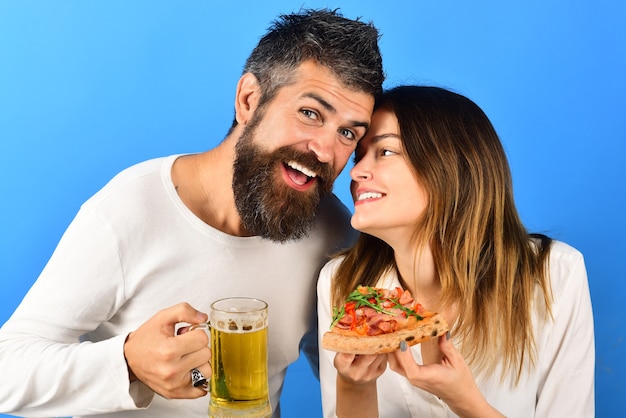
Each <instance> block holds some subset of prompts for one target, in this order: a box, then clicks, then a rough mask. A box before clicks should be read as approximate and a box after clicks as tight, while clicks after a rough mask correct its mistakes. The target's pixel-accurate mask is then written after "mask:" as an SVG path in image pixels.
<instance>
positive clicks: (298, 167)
mask: <svg viewBox="0 0 626 418" xmlns="http://www.w3.org/2000/svg"><path fill="white" fill-rule="evenodd" d="M287 165H288V166H289V167H291V168H293V169H294V170H298V171H300V172H301V173H302V174H304V175H305V176H307V177H316V176H317V173H314V172H312V171H311V170H309V169H308V168H306V167H305V166H303V165H301V164H298V163H297V162H295V161H289V162H288V163H287Z"/></svg>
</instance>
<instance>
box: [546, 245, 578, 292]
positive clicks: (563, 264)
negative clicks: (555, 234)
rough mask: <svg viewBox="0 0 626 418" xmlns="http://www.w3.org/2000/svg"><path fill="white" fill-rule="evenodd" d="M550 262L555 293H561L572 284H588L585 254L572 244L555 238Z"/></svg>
mask: <svg viewBox="0 0 626 418" xmlns="http://www.w3.org/2000/svg"><path fill="white" fill-rule="evenodd" d="M548 263H549V264H548V268H549V271H550V282H551V285H552V291H553V293H554V294H561V293H562V292H564V291H565V289H566V288H568V287H570V286H576V287H579V286H581V285H583V287H586V286H587V270H586V267H585V260H584V257H583V254H582V253H581V252H580V251H579V250H578V249H576V248H574V247H573V246H571V245H570V244H567V243H565V242H563V241H558V240H553V241H552V244H551V246H550V257H549V261H548Z"/></svg>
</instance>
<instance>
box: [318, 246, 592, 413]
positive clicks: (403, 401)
mask: <svg viewBox="0 0 626 418" xmlns="http://www.w3.org/2000/svg"><path fill="white" fill-rule="evenodd" d="M338 264H339V260H338V259H336V260H333V261H331V262H329V263H328V264H327V265H326V266H325V267H324V268H323V269H322V271H321V273H320V279H319V281H318V287H317V292H318V317H319V338H320V339H321V337H322V335H323V334H324V332H326V331H328V329H329V327H330V324H331V318H332V316H331V305H330V286H331V278H332V275H333V272H334V270H335V269H336V267H337V266H338ZM550 280H551V282H552V291H553V294H554V302H553V305H552V313H553V316H554V320H553V321H550V320H549V321H548V322H545V323H542V322H540V321H539V319H538V318H539V315H537V313H536V312H535V314H534V316H533V317H534V319H533V321H534V330H535V339H536V344H537V360H536V361H537V363H536V364H537V367H535V368H534V369H532V370H531V371H530V372H526V373H525V374H524V375H523V377H522V379H521V380H520V383H519V385H517V386H515V377H514V376H513V374H508V375H507V376H506V379H505V381H504V382H500V376H501V374H500V370H501V369H500V368H498V370H497V371H496V373H494V374H493V375H492V376H487V377H485V378H483V379H480V380H478V381H477V383H478V387H479V388H480V390H481V392H482V394H483V395H484V396H485V398H486V399H487V401H488V402H489V403H490V404H491V405H492V406H493V407H495V408H496V409H497V410H498V411H500V412H501V413H503V414H504V415H505V416H507V417H508V418H532V417H536V418H556V417H567V418H577V417H580V418H590V417H593V416H594V415H595V404H594V367H595V348H594V330H593V314H592V309H591V298H590V295H589V286H588V282H587V272H586V269H585V264H584V260H583V257H582V255H581V254H580V253H579V252H578V251H577V250H575V249H574V248H572V247H570V246H568V245H567V244H564V243H562V242H558V241H553V243H552V249H551V251H550ZM376 286H377V287H383V288H390V289H391V288H394V287H396V286H401V285H400V282H399V281H398V278H397V277H396V276H395V274H389V275H388V276H386V277H384V278H382V279H381V280H380V281H379V282H378V283H377V284H376ZM540 298H541V296H540V294H539V293H538V292H537V299H536V301H537V304H538V305H537V306H541V303H542V302H541V299H540ZM452 342H453V343H454V342H455V341H454V334H453V335H452ZM420 347H421V346H420V345H419V344H418V345H415V346H413V347H411V350H412V353H413V357H414V358H415V360H416V361H417V362H418V363H420V364H421V363H422V356H421V348H420ZM334 357H335V353H334V352H331V351H327V350H324V349H322V348H320V381H321V386H322V407H323V410H324V417H334V416H335V405H336V396H335V387H336V376H337V371H336V369H335V368H334V366H333V359H334ZM474 375H475V376H477V375H478V373H476V371H475V372H474ZM377 388H378V406H379V413H380V415H379V416H380V417H381V418H403V417H429V418H439V417H441V418H444V417H445V418H451V417H456V415H455V414H454V413H453V412H452V411H450V409H449V408H448V407H447V405H446V404H445V403H444V402H442V401H441V400H440V399H439V398H437V397H436V396H434V395H432V394H430V393H428V392H425V391H423V390H421V389H418V388H416V387H414V386H413V385H411V384H410V383H409V381H408V380H407V379H405V378H404V377H403V376H401V375H399V374H397V373H395V372H393V371H392V370H391V369H389V368H387V370H386V371H385V373H384V374H383V375H382V376H381V377H380V378H379V379H378V382H377Z"/></svg>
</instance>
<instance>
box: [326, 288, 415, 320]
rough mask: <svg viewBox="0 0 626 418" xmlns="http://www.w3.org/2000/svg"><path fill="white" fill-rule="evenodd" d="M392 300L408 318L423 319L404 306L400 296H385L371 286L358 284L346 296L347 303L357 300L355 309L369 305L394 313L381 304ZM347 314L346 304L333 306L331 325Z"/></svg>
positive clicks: (377, 309)
mask: <svg viewBox="0 0 626 418" xmlns="http://www.w3.org/2000/svg"><path fill="white" fill-rule="evenodd" d="M363 289H366V292H363ZM370 299H374V302H370ZM386 301H389V302H392V303H393V304H394V306H393V308H396V309H400V310H401V311H403V312H404V313H405V314H406V316H407V318H408V317H409V316H414V317H415V318H416V319H417V320H418V321H419V320H421V319H423V317H422V316H420V315H418V314H417V312H415V311H414V310H412V309H410V308H407V307H405V306H402V305H401V304H400V302H399V298H397V297H396V298H385V297H383V296H382V295H381V292H379V291H378V290H377V289H375V288H373V287H370V286H358V287H357V289H356V290H353V291H352V293H350V294H349V295H348V297H347V298H346V303H348V302H355V309H358V308H360V307H362V306H369V307H370V308H372V309H374V310H375V311H376V312H379V313H383V314H387V315H394V312H391V311H389V310H386V309H384V308H383V307H382V306H381V305H382V303H383V302H386ZM345 314H346V308H345V304H344V305H343V306H342V307H341V309H337V308H336V307H335V308H333V321H332V324H331V325H330V327H331V328H332V327H334V326H335V324H337V322H339V321H340V320H341V318H343V317H344V315H345Z"/></svg>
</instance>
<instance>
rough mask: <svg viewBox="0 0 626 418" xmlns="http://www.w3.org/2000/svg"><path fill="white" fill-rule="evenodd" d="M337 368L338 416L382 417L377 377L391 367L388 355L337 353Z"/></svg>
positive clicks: (357, 417) (346, 417) (355, 417)
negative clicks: (379, 414)
mask: <svg viewBox="0 0 626 418" xmlns="http://www.w3.org/2000/svg"><path fill="white" fill-rule="evenodd" d="M335 368H336V369H337V410H336V413H337V416H338V417H341V418H352V417H354V418H368V417H370V416H371V417H378V398H377V391H376V379H378V377H380V375H382V374H383V372H384V371H385V369H386V368H387V355H386V354H347V353H337V354H336V355H335Z"/></svg>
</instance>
